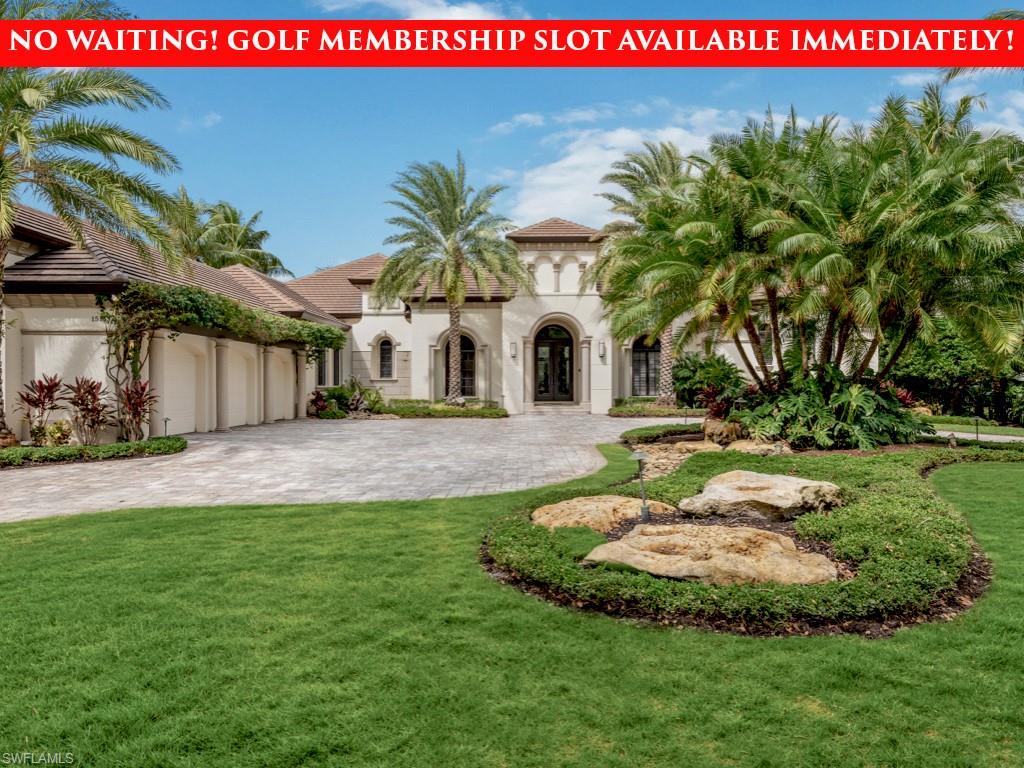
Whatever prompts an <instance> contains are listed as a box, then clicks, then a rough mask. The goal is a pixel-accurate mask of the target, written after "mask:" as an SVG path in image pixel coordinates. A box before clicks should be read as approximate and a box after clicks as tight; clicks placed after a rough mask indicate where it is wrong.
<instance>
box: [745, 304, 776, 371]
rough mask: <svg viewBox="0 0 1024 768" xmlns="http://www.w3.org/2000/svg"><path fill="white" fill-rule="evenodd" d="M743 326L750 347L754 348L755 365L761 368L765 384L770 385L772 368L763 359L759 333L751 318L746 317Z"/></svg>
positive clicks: (762, 347) (762, 345)
mask: <svg viewBox="0 0 1024 768" xmlns="http://www.w3.org/2000/svg"><path fill="white" fill-rule="evenodd" d="M743 328H744V330H745V331H746V332H747V338H748V339H750V348H751V349H753V350H754V359H755V360H757V365H758V367H759V368H760V369H761V373H762V375H763V377H764V381H765V384H766V385H769V386H770V383H771V380H772V370H771V368H769V367H768V361H767V360H766V359H765V356H764V344H763V343H762V342H761V335H760V334H759V333H758V332H757V326H755V325H754V321H753V320H751V319H750V318H747V319H746V320H745V321H744V322H743Z"/></svg>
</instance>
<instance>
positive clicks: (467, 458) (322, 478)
mask: <svg viewBox="0 0 1024 768" xmlns="http://www.w3.org/2000/svg"><path fill="white" fill-rule="evenodd" d="M670 421H673V420H672V419H613V418H610V417H608V416H586V415H550V416H548V415H545V416H513V417H511V418H507V419H432V420H428V419H405V420H401V421H345V420H342V421H314V420H302V421H289V422H280V423H278V424H272V425H268V426H263V427H243V428H240V429H236V430H233V431H231V432H227V433H209V434H202V435H191V436H189V448H188V450H187V451H185V452H184V453H182V454H178V455H177V456H161V457H157V458H151V459H131V460H125V461H110V462H104V463H95V464H67V465H59V466H52V467H29V468H22V469H11V470H5V471H0V522H11V521H14V520H29V519H32V518H38V517H50V516H54V515H69V514H76V513H80V512H98V511H101V510H106V509H120V508H125V507H163V506H172V505H173V506H188V505H197V506H198V505H207V504H289V503H311V502H329V501H368V500H380V499H422V498H428V497H436V496H472V495H477V494H484V493H498V492H502V491H512V490H520V489H523V488H532V487H536V486H540V485H547V484H548V483H557V482H561V481H564V480H568V479H570V478H573V477H578V476H580V475H585V474H588V473H590V472H593V471H595V470H597V469H598V468H600V467H601V466H602V465H603V463H604V459H603V458H602V456H601V454H600V453H599V452H598V451H597V449H596V448H595V445H596V444H598V443H609V442H614V441H615V440H616V439H617V438H618V436H619V435H620V434H621V433H622V432H624V431H625V430H627V429H633V428H634V427H640V426H646V425H649V424H664V423H666V422H670ZM677 421H684V420H683V419H678V420H677Z"/></svg>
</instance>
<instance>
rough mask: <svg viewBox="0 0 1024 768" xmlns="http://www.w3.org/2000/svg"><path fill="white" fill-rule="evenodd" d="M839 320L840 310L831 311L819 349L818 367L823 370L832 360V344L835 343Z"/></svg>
mask: <svg viewBox="0 0 1024 768" xmlns="http://www.w3.org/2000/svg"><path fill="white" fill-rule="evenodd" d="M838 319H839V310H838V309H830V310H829V311H828V320H826V321H825V331H824V333H822V334H821V345H820V346H819V347H818V365H819V366H820V367H822V368H824V367H825V366H826V365H827V364H828V363H829V362H830V361H831V360H832V343H833V342H834V341H835V337H836V321H837V320H838Z"/></svg>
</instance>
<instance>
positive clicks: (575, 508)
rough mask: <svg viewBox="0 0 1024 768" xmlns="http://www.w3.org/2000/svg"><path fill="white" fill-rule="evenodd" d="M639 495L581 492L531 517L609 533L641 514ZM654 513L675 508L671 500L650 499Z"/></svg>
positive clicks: (548, 523) (545, 523)
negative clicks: (586, 493)
mask: <svg viewBox="0 0 1024 768" xmlns="http://www.w3.org/2000/svg"><path fill="white" fill-rule="evenodd" d="M640 504H641V502H640V499H635V498H633V497H632V496H579V497H577V498H575V499H566V500H565V501H560V502H558V503H557V504H548V505H547V506H544V507H539V508H538V509H535V510H534V511H533V514H532V515H531V516H530V519H531V520H533V522H534V523H536V524H537V525H543V526H545V527H547V528H572V527H576V526H586V527H587V528H593V529H594V530H595V531H598V532H600V533H607V532H608V531H610V530H612V529H613V528H616V527H617V526H618V525H619V524H621V523H623V522H625V521H627V520H638V519H639V518H640ZM647 506H648V507H649V508H650V510H651V514H654V515H661V514H669V513H672V512H675V510H674V509H673V508H672V507H670V506H669V505H668V504H662V503H661V502H660V501H648V502H647Z"/></svg>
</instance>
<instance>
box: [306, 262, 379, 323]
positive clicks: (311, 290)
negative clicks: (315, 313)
mask: <svg viewBox="0 0 1024 768" xmlns="http://www.w3.org/2000/svg"><path fill="white" fill-rule="evenodd" d="M387 260H388V257H387V256H385V255H384V254H383V253H371V254H370V255H369V256H364V257H363V258H361V259H356V260H355V261H347V262H345V263H344V264H339V265H337V266H336V267H328V268H327V269H321V270H318V271H316V272H314V273H313V274H311V275H306V276H305V277H298V278H296V279H294V280H290V281H288V283H287V285H288V287H289V288H291V289H292V290H293V291H294V292H295V293H298V294H299V295H300V296H303V297H305V298H306V299H308V300H309V301H312V302H313V303H314V304H316V305H317V306H318V307H320V308H321V309H322V310H323V311H325V312H328V313H330V314H332V315H334V316H335V317H359V316H360V315H362V313H363V292H362V291H361V290H359V288H357V287H356V286H355V284H353V282H352V281H353V280H356V281H367V282H372V281H373V280H374V279H376V277H377V275H379V274H380V270H381V269H382V268H383V267H384V262H386V261H387Z"/></svg>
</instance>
